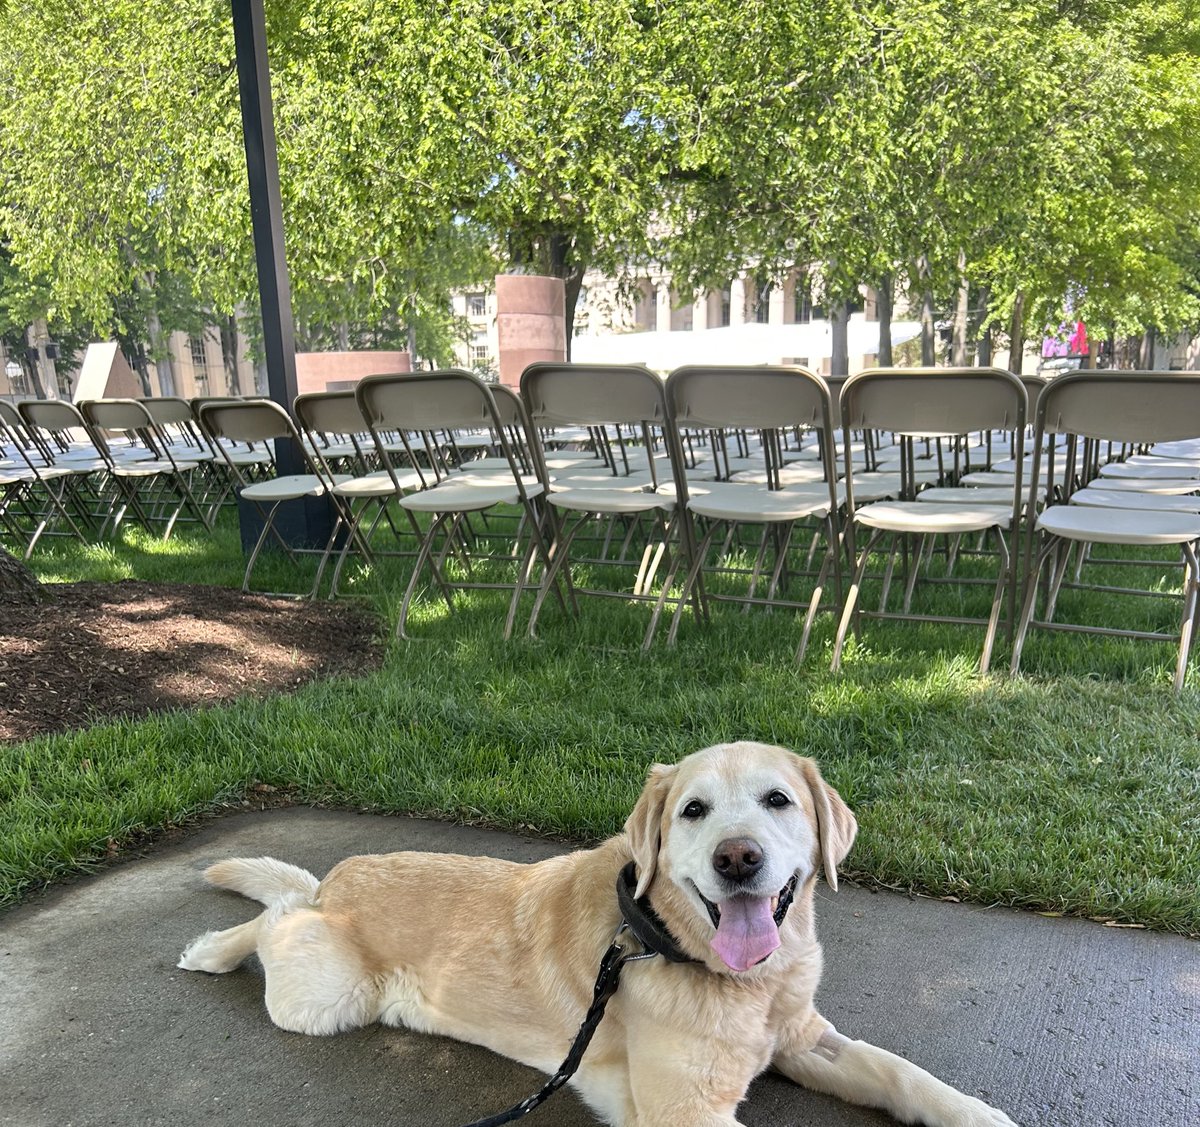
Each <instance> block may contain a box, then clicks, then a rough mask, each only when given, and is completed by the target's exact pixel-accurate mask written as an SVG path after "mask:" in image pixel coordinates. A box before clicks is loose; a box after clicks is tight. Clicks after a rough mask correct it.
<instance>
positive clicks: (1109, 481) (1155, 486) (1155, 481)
mask: <svg viewBox="0 0 1200 1127" xmlns="http://www.w3.org/2000/svg"><path fill="white" fill-rule="evenodd" d="M1104 488H1105V489H1117V490H1128V491H1130V492H1132V493H1195V492H1196V491H1197V490H1200V480H1198V479H1196V478H1185V477H1106V478H1105V479H1104Z"/></svg>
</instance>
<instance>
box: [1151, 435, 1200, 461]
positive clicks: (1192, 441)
mask: <svg viewBox="0 0 1200 1127" xmlns="http://www.w3.org/2000/svg"><path fill="white" fill-rule="evenodd" d="M1150 453H1151V454H1153V455H1155V456H1156V457H1159V458H1200V438H1184V439H1180V440H1179V441H1177V442H1156V443H1155V444H1154V445H1153V446H1151V447H1150Z"/></svg>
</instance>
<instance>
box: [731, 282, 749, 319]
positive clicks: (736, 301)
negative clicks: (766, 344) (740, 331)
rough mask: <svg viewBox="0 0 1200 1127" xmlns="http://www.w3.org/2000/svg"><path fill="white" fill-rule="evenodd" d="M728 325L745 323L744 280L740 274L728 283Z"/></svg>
mask: <svg viewBox="0 0 1200 1127" xmlns="http://www.w3.org/2000/svg"><path fill="white" fill-rule="evenodd" d="M729 323H730V324H731V325H744V324H745V323H746V278H745V276H744V275H741V274H739V275H738V276H737V277H736V278H734V279H733V281H732V282H730V283H729Z"/></svg>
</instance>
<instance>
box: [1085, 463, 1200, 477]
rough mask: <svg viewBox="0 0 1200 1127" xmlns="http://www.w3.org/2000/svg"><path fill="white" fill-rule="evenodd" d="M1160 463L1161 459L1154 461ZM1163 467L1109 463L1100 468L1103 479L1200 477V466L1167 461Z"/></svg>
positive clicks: (1144, 464)
mask: <svg viewBox="0 0 1200 1127" xmlns="http://www.w3.org/2000/svg"><path fill="white" fill-rule="evenodd" d="M1153 460H1154V461H1159V460H1160V459H1153ZM1161 461H1162V462H1163V463H1164V464H1163V465H1161V466H1154V465H1150V464H1148V463H1146V462H1109V463H1107V464H1106V465H1103V466H1101V467H1100V476H1101V477H1127V478H1141V479H1146V478H1150V479H1154V480H1160V479H1162V480H1171V479H1176V480H1186V479H1187V478H1193V479H1194V478H1198V477H1200V465H1193V466H1191V467H1188V465H1187V464H1186V463H1183V462H1177V461H1167V460H1166V459H1161Z"/></svg>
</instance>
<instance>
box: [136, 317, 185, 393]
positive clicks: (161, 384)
mask: <svg viewBox="0 0 1200 1127" xmlns="http://www.w3.org/2000/svg"><path fill="white" fill-rule="evenodd" d="M146 331H147V332H148V333H149V334H150V351H151V353H152V354H153V359H154V368H155V370H156V371H157V372H158V394H159V395H176V394H178V393H177V392H176V390H175V366H174V364H173V363H172V361H171V341H170V338H167V339H166V340H165V341H164V339H163V331H162V323H161V322H160V321H159V319H158V314H157V313H156V312H154V311H153V310H152V311H151V312H150V315H149V316H148V317H147V318H146ZM149 380H150V375H149V371H147V372H146V374H145V375H144V376H143V377H142V382H143V383H145V384H146V394H147V395H153V394H154V392H153V391H151V390H150V384H149Z"/></svg>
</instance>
